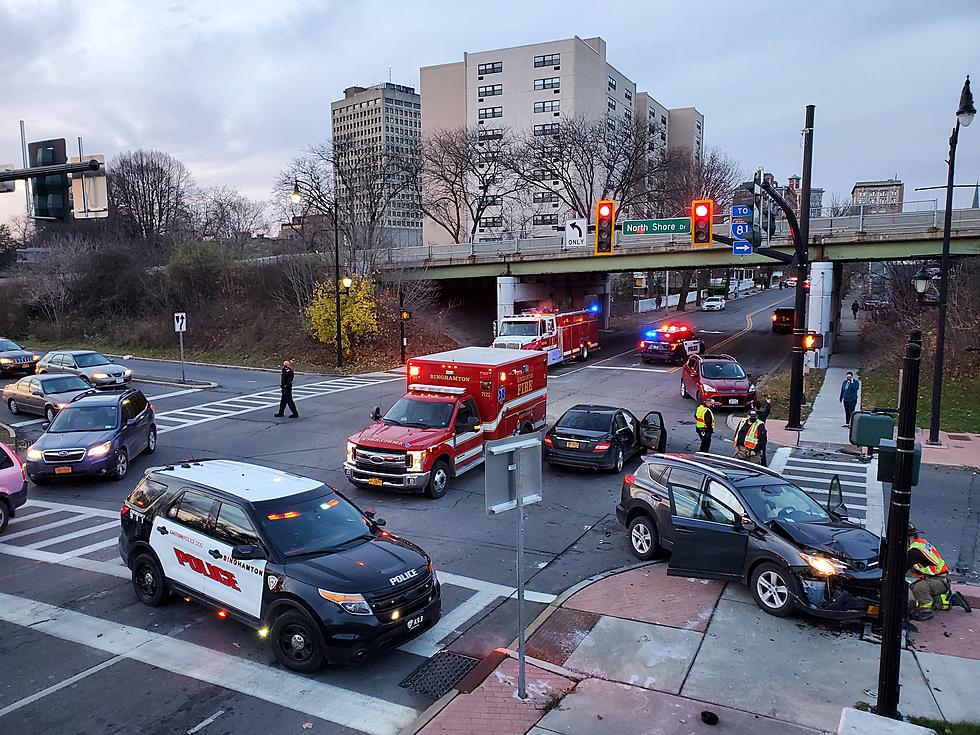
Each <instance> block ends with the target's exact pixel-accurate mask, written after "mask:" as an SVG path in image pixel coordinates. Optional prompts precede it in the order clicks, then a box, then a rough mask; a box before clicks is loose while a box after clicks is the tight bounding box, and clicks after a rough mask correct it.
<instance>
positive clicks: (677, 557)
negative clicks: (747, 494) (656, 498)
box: [667, 484, 753, 579]
mask: <svg viewBox="0 0 980 735" xmlns="http://www.w3.org/2000/svg"><path fill="white" fill-rule="evenodd" d="M668 489H669V493H670V506H671V518H670V520H671V524H672V525H673V531H674V548H673V550H672V552H671V555H670V562H669V563H668V564H667V575H668V576H672V577H701V578H704V579H741V577H742V575H743V573H744V571H745V554H746V550H747V548H748V543H749V531H750V530H751V528H752V527H753V526H752V521H751V520H750V519H749V518H748V517H747V516H745V517H744V518H743V517H742V516H740V515H738V514H737V513H736V512H735V511H734V510H732V509H731V508H729V507H728V506H726V505H725V504H723V503H722V502H721V501H719V500H717V499H715V498H713V497H711V496H710V495H708V494H707V493H706V492H697V491H694V490H691V489H688V488H682V487H674V486H673V485H670V484H668Z"/></svg>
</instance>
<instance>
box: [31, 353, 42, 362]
mask: <svg viewBox="0 0 980 735" xmlns="http://www.w3.org/2000/svg"><path fill="white" fill-rule="evenodd" d="M31 359H32V360H33V361H34V362H37V361H38V360H40V359H41V356H40V355H31Z"/></svg>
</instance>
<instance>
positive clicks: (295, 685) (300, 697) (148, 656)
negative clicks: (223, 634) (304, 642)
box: [0, 592, 418, 735]
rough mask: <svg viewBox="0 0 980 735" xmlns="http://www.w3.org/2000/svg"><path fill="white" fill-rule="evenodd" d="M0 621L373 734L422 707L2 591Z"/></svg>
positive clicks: (399, 724)
mask: <svg viewBox="0 0 980 735" xmlns="http://www.w3.org/2000/svg"><path fill="white" fill-rule="evenodd" d="M0 620H4V621H6V622H8V623H12V624H14V625H19V626H21V627H25V628H30V629H31V630H39V631H41V632H42V633H46V634H47V635H50V636H52V637H54V638H60V639H62V640H66V641H71V642H73V643H78V644H80V645H83V646H88V647H89V648H94V649H96V650H99V651H104V652H106V653H111V654H113V655H114V656H122V657H124V658H128V659H132V660H134V661H139V662H141V663H144V664H146V665H148V666H155V667H156V668H158V669H163V670H164V671H169V672H171V673H173V674H179V675H180V676H186V677H188V678H191V679H196V680H198V681H202V682H206V683H208V684H213V685H215V686H220V687H223V688H225V689H230V690H231V691H234V692H239V693H241V694H244V695H246V696H249V697H254V698H256V699H261V700H264V701H266V702H270V703H272V704H276V705H279V706H281V707H286V708H288V709H291V710H294V711H296V712H301V713H303V714H306V715H310V716H313V717H319V718H320V719H323V720H326V721H328V722H333V723H335V724H337V725H343V726H344V727H349V728H351V729H352V730H357V731H359V732H363V733H368V734H369V735H398V733H400V732H401V731H402V729H403V728H405V727H407V726H408V725H409V724H410V723H412V722H413V721H414V720H415V718H416V717H417V716H418V712H417V711H416V710H414V709H412V708H411V707H405V706H404V705H400V704H396V703H394V702H388V701H386V700H383V699H380V698H378V697H372V696H370V695H367V694H360V693H358V692H354V691H351V690H349V689H341V688H340V687H337V686H334V685H332V684H326V683H324V682H320V681H317V680H316V679H310V678H308V677H305V676H300V675H299V674H294V673H292V672H289V671H285V670H283V669H276V668H273V667H271V666H266V665H265V664H260V663H256V662H254V661H249V660H248V659H244V658H239V657H237V656H232V655H229V654H226V653H221V652H220V651H215V650H214V649H211V648H207V647H205V646H199V645H197V644H196V643H190V642H188V641H184V640H180V639H178V638H171V637H169V636H166V635H161V634H160V633H153V632H151V631H148V630H144V629H142V628H137V627H133V626H130V625H123V624H120V623H117V622H115V621H111V620H104V619H102V618H97V617H93V616H91V615H86V614H84V613H80V612H76V611H74V610H68V609H66V608H62V607H56V606H55V605H49V604H47V603H44V602H37V601H35V600H29V599H27V598H24V597H16V596H14V595H8V594H5V593H2V592H0Z"/></svg>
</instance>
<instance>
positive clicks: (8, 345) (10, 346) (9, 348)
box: [0, 339, 20, 352]
mask: <svg viewBox="0 0 980 735" xmlns="http://www.w3.org/2000/svg"><path fill="white" fill-rule="evenodd" d="M15 350H17V351H19V350H20V347H19V346H18V345H17V344H16V343H15V342H11V341H10V340H9V339H0V352H13V351H15Z"/></svg>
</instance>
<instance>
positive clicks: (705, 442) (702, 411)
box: [694, 396, 715, 452]
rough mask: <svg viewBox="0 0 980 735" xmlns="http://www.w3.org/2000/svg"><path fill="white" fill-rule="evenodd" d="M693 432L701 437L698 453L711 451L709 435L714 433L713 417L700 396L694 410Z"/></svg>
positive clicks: (705, 401)
mask: <svg viewBox="0 0 980 735" xmlns="http://www.w3.org/2000/svg"><path fill="white" fill-rule="evenodd" d="M694 431H695V432H697V435H698V436H699V437H701V448H700V449H699V450H698V451H699V452H710V451H711V435H712V434H714V432H715V415H714V414H713V413H712V412H711V409H710V408H709V407H708V402H707V400H705V398H704V396H701V402H700V403H699V404H698V407H697V408H696V409H694Z"/></svg>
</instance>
